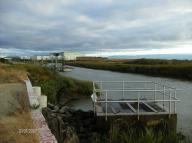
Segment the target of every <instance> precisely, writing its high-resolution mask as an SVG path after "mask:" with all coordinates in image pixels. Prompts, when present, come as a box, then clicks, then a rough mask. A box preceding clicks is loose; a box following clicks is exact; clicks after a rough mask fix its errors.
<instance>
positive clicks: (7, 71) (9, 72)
mask: <svg viewBox="0 0 192 143" xmlns="http://www.w3.org/2000/svg"><path fill="white" fill-rule="evenodd" d="M26 78H27V73H26V72H25V71H24V70H18V69H14V68H12V67H11V66H10V65H5V64H0V83H14V82H21V81H23V80H25V79H26Z"/></svg>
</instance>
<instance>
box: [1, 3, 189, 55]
mask: <svg viewBox="0 0 192 143" xmlns="http://www.w3.org/2000/svg"><path fill="white" fill-rule="evenodd" d="M64 50H67V51H79V52H82V53H84V54H86V55H93V56H95V55H96V56H114V55H144V54H192V0H155V1H154V0H0V55H1V56H2V55H32V54H46V53H49V52H55V51H64Z"/></svg>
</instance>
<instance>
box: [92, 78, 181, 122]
mask: <svg viewBox="0 0 192 143" xmlns="http://www.w3.org/2000/svg"><path fill="white" fill-rule="evenodd" d="M114 83H115V84H116V85H114ZM106 85H107V86H106ZM177 91H180V90H178V89H176V88H174V87H170V86H168V85H164V84H161V83H157V82H154V81H94V82H93V94H92V96H91V97H92V101H93V104H94V113H96V104H97V103H105V117H106V120H107V116H108V111H107V110H108V109H107V108H108V103H137V112H136V113H134V114H136V115H137V116H138V119H139V116H140V115H141V114H144V115H145V114H146V113H145V112H142V111H140V110H139V109H140V103H143V104H146V103H150V102H151V103H152V102H153V103H158V105H159V106H161V107H162V108H163V110H165V111H164V112H158V113H161V114H169V117H170V115H171V114H172V113H176V102H178V101H180V100H179V99H178V98H177ZM121 92H122V93H121ZM111 93H113V96H114V95H115V96H118V97H119V98H118V99H113V100H111V99H110V98H109V97H110V96H111V95H110V94H111ZM133 93H135V94H136V96H134V98H132V99H130V95H131V94H133ZM144 93H145V94H146V93H147V94H149V95H150V94H151V95H150V96H151V97H152V98H143V94H144ZM120 94H122V97H121V98H120V96H119V95H120ZM144 97H145V96H144ZM166 104H168V105H166ZM172 104H173V105H172ZM172 106H173V107H172ZM153 114H154V113H153Z"/></svg>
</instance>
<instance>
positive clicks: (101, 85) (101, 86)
mask: <svg viewBox="0 0 192 143" xmlns="http://www.w3.org/2000/svg"><path fill="white" fill-rule="evenodd" d="M102 90H103V84H102V81H100V97H101V96H102V94H101V93H102Z"/></svg>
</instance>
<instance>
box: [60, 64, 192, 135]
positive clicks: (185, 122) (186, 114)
mask: <svg viewBox="0 0 192 143" xmlns="http://www.w3.org/2000/svg"><path fill="white" fill-rule="evenodd" d="M61 74H62V75H65V76H68V77H73V78H76V79H80V80H89V81H99V80H106V81H123V80H124V81H156V82H161V83H164V84H167V85H170V86H173V87H176V88H178V89H182V91H180V92H178V94H177V97H178V98H179V99H180V100H181V101H180V102H179V103H177V114H178V130H179V131H182V132H183V133H185V134H186V135H188V136H190V138H192V82H188V81H181V80H176V79H170V78H162V77H151V76H145V75H139V74H130V73H119V72H111V71H105V70H94V69H88V68H80V67H74V69H73V70H72V71H71V72H65V73H61ZM70 104H71V106H72V107H74V108H78V109H82V110H92V104H91V99H90V98H84V99H81V100H77V101H74V102H72V103H70Z"/></svg>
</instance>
